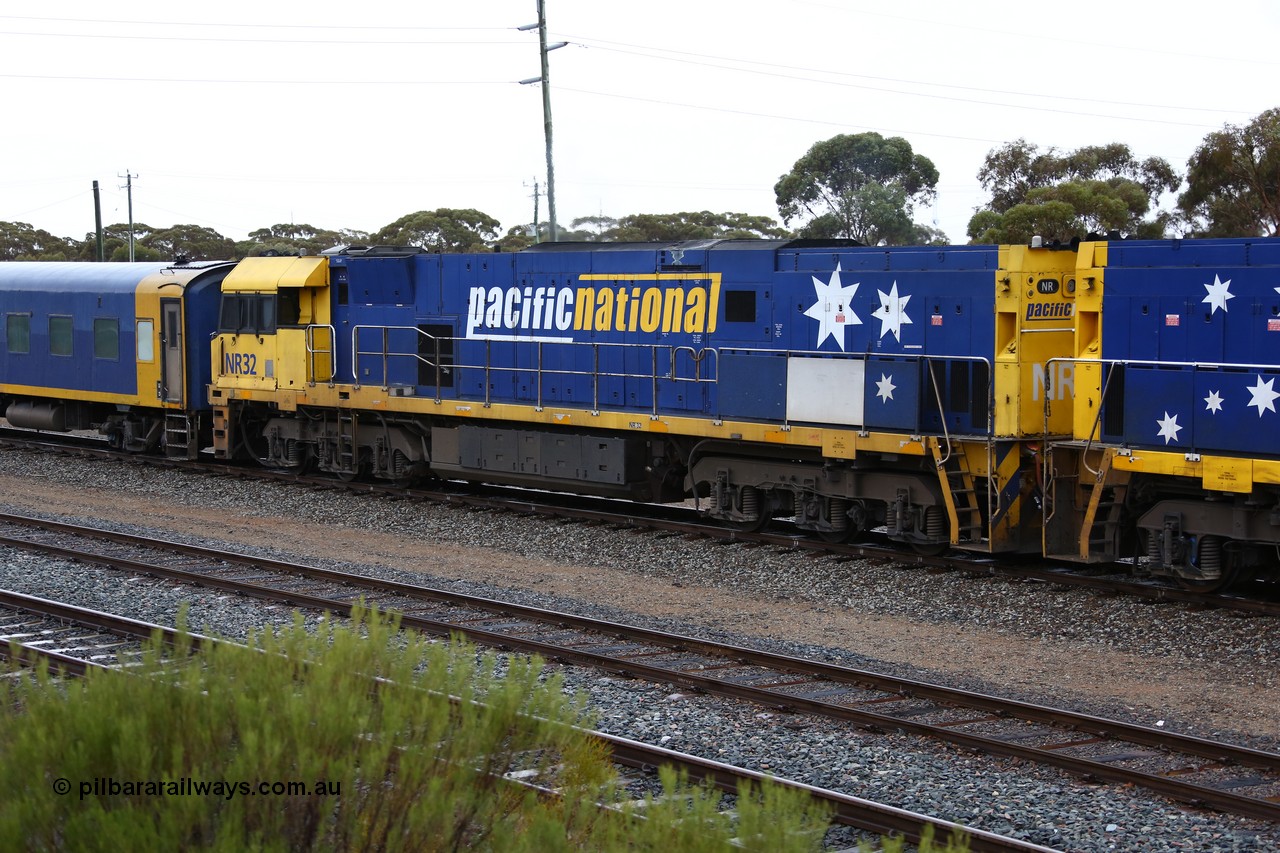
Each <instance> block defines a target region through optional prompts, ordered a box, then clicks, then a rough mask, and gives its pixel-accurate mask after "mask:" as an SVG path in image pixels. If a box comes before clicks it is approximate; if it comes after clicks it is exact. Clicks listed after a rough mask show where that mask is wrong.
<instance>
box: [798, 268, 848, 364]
mask: <svg viewBox="0 0 1280 853" xmlns="http://www.w3.org/2000/svg"><path fill="white" fill-rule="evenodd" d="M859 283H860V282H859ZM859 283H854V284H851V285H849V286H848V287H842V286H841V284H840V265H839V264H836V268H835V271H834V272H832V273H831V281H829V282H827V283H826V284H823V283H822V279H820V278H818V277H817V276H816V275H815V276H813V289H814V292H815V293H816V294H817V297H818V301H817V302H815V303H813V304H812V305H811V306H809V310H808V311H805V312H804V315H805V316H806V317H812V318H813V319H815V320H817V321H818V343H817V344H816V345H815V348H816V347H820V346H822V342H823V341H825V340H826V339H827V338H835V339H836V343H837V344H839V345H840V350H841V351H842V352H843V351H844V327H845V326H860V325H862V320H861V319H860V318H859V317H858V315H857V314H855V313H853V309H852V308H850V307H849V303H850V302H852V301H853V295H854V294H855V293H857V292H858V284H859ZM836 332H839V333H840V334H839V335H837V334H836Z"/></svg>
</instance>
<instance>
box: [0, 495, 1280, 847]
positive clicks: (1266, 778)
mask: <svg viewBox="0 0 1280 853" xmlns="http://www.w3.org/2000/svg"><path fill="white" fill-rule="evenodd" d="M0 544H6V545H10V546H12V547H20V548H26V549H30V550H38V551H41V552H43V553H45V554H48V555H51V556H55V557H59V558H62V559H69V560H80V561H85V562H92V563H96V564H100V565H107V566H112V567H115V568H120V569H124V570H127V571H131V572H137V573H142V574H146V575H151V576H155V577H163V578H168V579H171V580H175V581H180V582H185V583H193V584H198V585H201V586H205V587H210V588H217V589H221V590H225V591H228V592H233V593H236V594H241V595H249V596H254V597H257V598H262V599H266V600H271V601H277V602H282V603H288V604H291V605H294V606H300V607H309V608H315V609H319V610H327V611H330V612H334V613H338V614H344V615H345V614H347V613H350V612H351V609H352V607H353V606H354V604H355V602H357V601H358V600H360V599H364V600H366V601H368V602H371V603H373V604H376V605H377V606H378V607H379V609H382V610H391V611H396V612H398V613H400V614H402V624H403V625H404V627H407V628H413V629H416V630H421V631H425V632H428V633H431V634H435V635H439V636H446V635H450V634H461V635H464V636H466V637H468V638H469V639H471V640H472V641H473V642H477V643H479V644H483V645H488V646H492V647H496V648H499V649H503V650H509V651H518V652H523V653H529V654H539V655H541V656H543V657H544V658H547V659H549V660H553V661H557V662H561V663H566V664H574V665H580V666H589V667H594V668H596V669H600V670H604V671H607V672H611V673H616V674H619V675H623V676H627V677H634V678H642V679H646V680H649V681H653V682H656V683H662V684H673V685H677V686H678V687H680V688H682V689H685V690H689V691H696V692H703V693H707V694H712V695H718V696H726V697H732V698H735V699H740V700H746V701H751V702H755V703H758V704H761V705H764V706H767V707H770V708H774V709H778V710H783V711H786V712H791V713H803V714H813V715H817V716H822V717H827V718H831V719H836V720H842V721H845V722H847V723H850V724H852V725H855V726H859V727H861V728H865V729H868V730H878V731H900V732H905V733H911V734H916V735H920V736H927V737H931V738H935V739H938V740H941V741H945V742H948V743H952V744H956V745H959V746H962V747H965V748H968V749H973V750H977V751H981V752H985V753H989V754H993V755H1000V756H1009V757H1015V758H1020V759H1024V760H1028V761H1032V762H1035V763H1039V764H1044V765H1049V766H1053V767H1057V768H1060V769H1063V770H1066V771H1068V772H1070V773H1073V774H1075V775H1077V776H1080V777H1083V778H1086V779H1091V780H1099V781H1109V782H1118V783H1123V784H1131V785H1135V786H1140V787H1143V788H1147V789H1149V790H1151V791H1153V792H1155V793H1158V794H1160V795H1162V796H1165V797H1168V798H1170V799H1173V800H1176V801H1179V802H1183V803H1187V804H1191V805H1194V806H1199V807H1206V808H1210V809H1214V810H1217V811H1221V812H1225V813H1230V814H1236V815H1241V816H1244V817H1250V818H1255V819H1260V820H1265V821H1271V822H1280V754H1277V753H1273V752H1266V751H1262V750H1257V749H1251V748H1247V747H1241V746H1236V745H1232V744H1227V743H1221V742H1216V741H1210V740H1206V739H1202V738H1197V737H1191V736H1186V735H1180V734H1177V733H1175V732H1170V731H1165V730H1163V729H1151V728H1147V727H1143V726H1136V725H1132V724H1128V723H1124V722H1120V721H1115V720H1107V719H1101V718H1098V717H1093V716H1089V715H1085V714H1079V713H1074V712H1069V711H1064V710H1060V709H1055V708H1050V707H1043V706H1038V705H1033V704H1029V703H1025V702H1018V701H1012V700H1006V699H1001V698H999V697H994V696H990V695H985V694H978V693H972V692H968V691H961V690H956V689H952V688H945V687H939V686H936V685H931V684H927V683H923V682H917V681H910V680H906V679H901V678H897V677H893V676H884V675H880V674H877V673H873V672H868V671H865V670H855V669H850V668H845V667H838V666H833V665H829V664H824V663H820V662H814V661H808V660H804V659H800V658H794V657H785V656H782V655H777V654H772V653H767V652H761V651H757V650H753V649H747V648H743V647H739V646H730V645H724V644H719V643H713V642H709V641H704V640H700V639H696V638H692V637H685V636H679V635H670V634H664V633H661V632H657V631H652V630H648V629H643V628H637V627H632V626H626V625H619V624H614V623H608V622H602V621H599V620H595V619H588V618H584V617H577V616H573V615H570V614H565V613H559V612H554V611H548V610H541V609H537V608H531V607H526V606H521V605H513V604H508V603H504V602H499V601H493V600H490V599H483V598H478V597H475V596H468V595H462V594H457V593H452V592H448V591H443V590H437V589H430V588H426V587H420V586H413V585H409V584H401V583H393V582H388V581H383V580H377V579H371V578H364V577H361V576H359V575H353V574H348V573H343V572H337V571H333V570H328V569H320V568H316V567H310V566H302V565H295V564H290V563H284V562H279V561H271V560H264V559H261V558H256V557H241V556H239V555H235V554H227V553H224V552H220V551H215V550H212V549H207V548H200V547H195V546H190V545H183V544H178V543H168V542H162V541H158V540H152V539H146V538H143V537H136V536H131V535H126V534H120V533H114V532H107V531H101V530H98V529H95V528H80V527H75V526H71V525H62V524H53V523H50V522H47V521H44V520H38V519H26V518H22V517H17V516H0Z"/></svg>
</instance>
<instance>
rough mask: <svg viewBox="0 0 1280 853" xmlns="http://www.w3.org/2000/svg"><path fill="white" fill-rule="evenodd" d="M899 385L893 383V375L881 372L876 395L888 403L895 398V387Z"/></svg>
mask: <svg viewBox="0 0 1280 853" xmlns="http://www.w3.org/2000/svg"><path fill="white" fill-rule="evenodd" d="M897 387H898V386H897V385H894V384H893V377H892V376H886V375H885V374H883V373H881V374H880V379H879V381H877V382H876V396H877V397H879V398H880V399H881V401H883V402H885V403H887V402H889V401H890V400H892V399H893V389H894V388H897Z"/></svg>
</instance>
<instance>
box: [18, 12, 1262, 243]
mask: <svg viewBox="0 0 1280 853" xmlns="http://www.w3.org/2000/svg"><path fill="white" fill-rule="evenodd" d="M546 6H547V26H548V38H549V40H550V41H551V42H553V43H554V42H558V41H567V42H569V45H568V46H566V47H564V48H562V49H559V50H555V51H552V52H551V53H550V54H549V59H550V65H551V68H550V89H551V107H552V117H553V120H554V142H555V146H554V152H555V172H556V206H557V213H558V219H559V221H560V222H561V224H562V225H564V226H568V225H569V224H570V223H571V221H572V220H574V219H575V218H578V217H582V216H593V215H599V214H603V215H605V216H613V217H621V216H624V215H627V214H631V213H669V212H675V211H683V210H711V211H716V212H725V211H734V212H742V213H749V214H758V215H765V216H771V217H774V218H778V211H777V205H776V202H775V199H774V194H773V186H774V184H775V183H776V181H777V180H778V178H779V176H781V175H782V174H784V173H785V172H787V171H788V170H789V169H790V168H791V166H792V165H793V164H794V163H795V161H796V160H797V159H798V158H799V157H801V156H802V155H803V154H804V153H805V151H806V150H808V148H809V147H810V146H811V145H812V144H813V143H815V142H817V141H819V140H823V139H827V138H830V137H832V136H834V135H836V134H840V133H861V132H863V131H868V130H874V131H877V132H879V133H882V134H884V135H886V136H902V137H905V138H906V139H907V140H908V141H909V142H910V143H911V145H912V147H913V148H914V149H915V150H916V151H917V152H918V153H920V154H923V155H925V156H926V157H929V158H930V159H931V160H933V162H934V164H935V165H936V166H937V167H938V170H939V172H940V173H941V180H940V182H939V185H938V201H937V204H936V205H935V206H934V207H932V208H931V209H924V210H919V211H917V217H916V218H917V221H921V222H924V223H926V224H932V225H935V226H936V227H939V228H941V229H942V230H943V231H945V232H946V233H947V235H948V236H949V237H950V238H951V240H953V241H955V242H961V243H962V242H965V241H966V239H967V238H966V236H965V225H966V223H967V221H968V219H969V216H970V215H971V214H972V212H973V209H974V208H975V207H976V206H978V205H980V204H982V203H983V201H984V200H985V196H984V193H983V192H982V189H981V187H980V186H979V185H978V181H977V178H976V174H977V171H978V168H979V167H980V165H981V163H982V160H983V157H984V156H985V155H986V154H987V152H988V151H990V150H991V149H992V148H995V147H997V146H999V145H1001V144H1003V143H1005V142H1008V141H1010V140H1013V139H1016V138H1018V137H1025V138H1026V139H1027V140H1028V141H1030V142H1033V143H1036V144H1038V145H1040V146H1041V147H1042V148H1047V147H1049V146H1056V147H1058V148H1060V149H1064V150H1066V149H1072V148H1076V147H1079V146H1082V145H1092V144H1105V143H1108V142H1114V141H1121V142H1126V143H1128V144H1129V145H1130V146H1131V147H1132V149H1133V151H1134V153H1135V154H1136V155H1137V156H1139V157H1148V156H1153V155H1156V156H1162V157H1165V158H1166V159H1168V160H1169V161H1170V162H1171V163H1172V164H1173V165H1174V167H1175V168H1177V169H1178V170H1179V171H1182V170H1184V169H1185V165H1186V161H1187V158H1188V157H1189V156H1190V154H1191V153H1192V151H1193V150H1194V149H1195V147H1196V145H1197V144H1198V143H1199V142H1200V141H1201V140H1202V139H1203V138H1204V136H1205V135H1206V134H1207V133H1209V132H1211V131H1213V130H1217V129H1220V128H1221V127H1222V126H1223V125H1224V124H1244V123H1247V122H1248V121H1249V120H1251V119H1252V118H1253V117H1254V116H1256V115H1257V114H1258V113H1260V112H1262V111H1263V110H1266V109H1269V108H1271V107H1276V106H1280V87H1277V85H1276V80H1277V77H1280V55H1277V51H1276V43H1277V39H1278V38H1280V4H1278V3H1276V2H1274V0H1218V2H1214V3H1206V2H1195V3H1192V2H1187V0H1113V2H1110V3H1103V4H1098V3H1094V4H1062V3H1029V2H1016V0H1008V2H1005V0H968V2H954V0H946V1H945V2H944V0H920V2H910V0H908V2H900V3H884V2H879V3H876V2H865V0H847V1H846V0H679V1H678V2H677V0H646V2H634V0H633V2H625V3H624V2H616V0H546ZM20 11H21V12H23V13H25V14H20ZM536 20H537V4H536V0H518V1H517V0H467V1H466V2H463V0H453V2H444V0H419V2H412V3H411V2H386V0H363V2H354V3H353V2H341V3H339V2H329V1H328V0H313V1H312V2H305V3H302V2H281V1H280V0H277V2H266V0H256V2H245V0H220V2H218V3H202V4H195V3H173V2H153V0H130V2H120V3H114V4H104V3H101V2H100V0H94V2H77V1H76V0H46V2H45V3H42V4H29V3H23V4H18V3H12V2H11V3H6V4H4V5H3V6H0V81H2V83H0V85H2V86H3V89H2V91H3V92H4V95H5V97H4V121H3V128H4V129H3V133H2V134H0V140H2V142H0V151H3V152H4V155H5V156H4V158H3V161H4V166H5V168H4V169H3V172H2V173H0V221H18V222H26V223H30V224H31V225H33V226H35V227H36V228H42V229H44V230H46V231H49V232H52V233H53V234H56V235H58V236H63V237H75V238H77V239H80V238H83V237H84V235H85V234H87V233H88V232H90V231H92V230H93V202H92V191H91V185H92V182H93V181H94V180H95V179H96V180H97V181H98V182H99V183H100V185H101V187H102V206H103V220H104V224H111V223H114V222H124V221H126V219H127V203H126V193H125V191H124V189H123V185H124V183H125V180H124V175H125V174H126V173H132V174H133V175H136V176H137V177H136V178H135V179H134V181H133V216H134V221H136V222H142V223H146V224H148V225H150V226H152V227H157V228H161V227H167V226H169V225H172V224H175V223H194V224H199V225H204V226H207V227H209V228H213V229H215V230H217V231H218V232H220V233H222V234H224V235H226V236H228V237H231V238H233V239H243V238H244V237H246V236H247V234H248V232H250V231H252V230H254V229H257V228H262V227H267V226H270V225H274V224H277V223H287V222H296V223H308V224H311V225H314V226H316V227H320V228H332V229H338V228H350V229H357V230H361V231H375V230H377V229H379V228H381V227H382V226H384V225H386V224H388V223H390V222H391V221H393V220H395V219H396V218H398V217H400V216H402V215H404V214H407V213H411V212H414V211H417V210H434V209H435V208H439V207H459V208H467V207H470V208H476V209H479V210H481V211H484V212H485V213H488V214H489V215H491V216H493V217H495V218H497V219H498V220H499V221H501V223H502V226H503V229H504V231H505V229H507V228H510V227H512V226H515V225H519V224H521V223H528V222H531V221H532V220H533V213H534V199H533V193H534V182H535V181H537V182H539V183H541V184H542V185H543V186H544V188H545V181H546V158H545V148H544V135H543V116H542V97H541V92H540V87H539V85H537V84H534V85H521V84H520V83H519V81H520V80H523V79H526V78H530V77H536V76H538V74H539V70H540V69H539V58H538V38H537V32H536V30H534V31H529V32H520V31H518V30H517V29H516V28H517V27H519V26H521V25H525V24H530V23H534V22H535V21H536ZM546 210H547V206H546V200H545V199H543V200H542V201H541V217H542V218H543V219H545V217H546Z"/></svg>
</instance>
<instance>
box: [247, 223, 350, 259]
mask: <svg viewBox="0 0 1280 853" xmlns="http://www.w3.org/2000/svg"><path fill="white" fill-rule="evenodd" d="M368 242H369V235H368V234H367V233H365V232H364V231H350V230H347V229H342V230H338V231H330V230H327V229H324V228H316V227H315V226H313V225H307V224H294V223H292V222H290V223H288V224H281V225H272V226H271V227H270V228H259V229H257V230H256V231H250V232H249V239H248V240H242V241H240V242H239V243H236V254H237V255H238V256H239V257H249V256H251V255H266V254H275V255H318V254H320V253H321V252H323V251H324V250H325V249H329V248H332V247H334V246H350V245H355V244H364V243H368Z"/></svg>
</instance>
